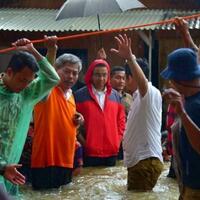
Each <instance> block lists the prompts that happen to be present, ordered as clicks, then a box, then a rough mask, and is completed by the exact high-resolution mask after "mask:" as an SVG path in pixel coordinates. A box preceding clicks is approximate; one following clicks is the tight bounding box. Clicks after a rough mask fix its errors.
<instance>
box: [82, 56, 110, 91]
mask: <svg viewBox="0 0 200 200" xmlns="http://www.w3.org/2000/svg"><path fill="white" fill-rule="evenodd" d="M99 64H101V65H105V66H106V68H107V70H108V80H107V82H106V88H107V94H110V93H111V90H112V87H111V84H110V65H109V64H108V63H107V62H106V61H105V60H103V59H96V60H94V61H93V62H92V63H91V64H90V66H89V67H88V70H87V72H86V74H85V83H86V85H87V87H88V89H89V91H91V90H92V74H93V71H94V69H95V67H96V66H97V65H99Z"/></svg>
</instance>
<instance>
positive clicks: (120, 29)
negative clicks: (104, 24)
mask: <svg viewBox="0 0 200 200" xmlns="http://www.w3.org/2000/svg"><path fill="white" fill-rule="evenodd" d="M197 17H200V14H195V15H190V16H185V17H180V18H182V19H185V20H189V19H192V18H197ZM174 20H175V19H174V18H172V19H169V20H163V21H159V22H152V23H147V24H140V25H135V26H127V27H122V28H116V29H111V30H105V31H95V32H90V33H81V34H75V35H70V36H63V37H58V40H69V39H75V38H82V37H87V36H93V35H102V34H105V33H115V32H120V31H123V30H129V29H135V28H141V27H146V26H153V25H161V24H169V23H173V22H174ZM31 42H32V43H33V44H34V43H42V42H45V39H39V40H32V41H31ZM13 50H16V47H9V48H6V49H2V50H0V53H6V52H9V51H13Z"/></svg>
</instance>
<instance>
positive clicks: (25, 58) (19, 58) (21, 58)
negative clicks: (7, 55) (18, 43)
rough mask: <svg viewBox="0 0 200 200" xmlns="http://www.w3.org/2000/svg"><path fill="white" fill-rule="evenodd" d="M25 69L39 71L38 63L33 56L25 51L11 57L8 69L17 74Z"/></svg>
mask: <svg viewBox="0 0 200 200" xmlns="http://www.w3.org/2000/svg"><path fill="white" fill-rule="evenodd" d="M25 67H28V68H29V69H30V70H32V71H33V72H38V71H39V67H38V63H37V61H36V59H35V57H34V56H33V55H32V54H30V53H28V52H25V51H18V52H16V53H14V54H13V56H12V57H11V59H10V62H9V64H8V67H7V68H11V69H12V70H13V72H14V73H17V72H20V71H21V70H22V69H23V68H25Z"/></svg>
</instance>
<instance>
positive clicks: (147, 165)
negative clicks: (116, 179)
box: [111, 35, 163, 191]
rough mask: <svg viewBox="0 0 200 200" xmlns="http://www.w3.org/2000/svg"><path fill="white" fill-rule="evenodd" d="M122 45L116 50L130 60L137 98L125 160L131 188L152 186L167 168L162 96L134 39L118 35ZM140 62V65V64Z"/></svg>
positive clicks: (128, 128) (127, 134)
mask: <svg viewBox="0 0 200 200" xmlns="http://www.w3.org/2000/svg"><path fill="white" fill-rule="evenodd" d="M115 39H116V41H117V44H118V49H111V51H112V52H114V53H116V54H117V55H119V56H121V57H122V58H124V59H126V60H128V65H129V67H130V70H131V74H132V75H133V76H131V77H129V78H128V79H127V84H126V85H127V86H129V89H132V93H133V96H134V101H133V103H132V105H131V109H130V112H129V115H128V120H127V125H126V130H125V135H124V137H123V149H124V164H125V166H126V167H127V169H128V190H138V191H146V190H152V189H153V187H154V186H155V184H156V182H157V180H158V177H159V176H160V174H161V172H162V169H163V160H162V147H161V113H162V98H161V94H160V92H159V90H158V89H156V88H155V87H154V86H152V84H151V83H150V82H148V80H147V78H146V77H145V74H144V72H143V71H146V72H148V67H147V63H145V62H142V61H141V60H138V62H137V60H136V57H135V55H133V54H132V50H131V40H130V39H129V38H127V36H126V35H124V36H122V35H119V36H118V37H115ZM139 63H140V65H139Z"/></svg>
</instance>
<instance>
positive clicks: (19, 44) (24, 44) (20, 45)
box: [12, 38, 34, 53]
mask: <svg viewBox="0 0 200 200" xmlns="http://www.w3.org/2000/svg"><path fill="white" fill-rule="evenodd" d="M12 46H14V47H16V48H17V50H22V51H28V52H30V53H32V51H33V49H34V47H33V44H32V43H31V41H30V40H29V39H27V38H21V39H18V40H17V41H16V42H13V43H12Z"/></svg>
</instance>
